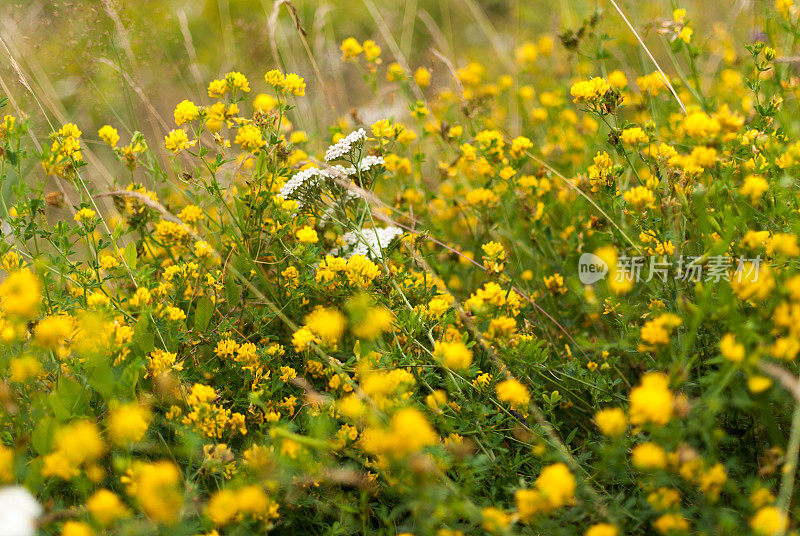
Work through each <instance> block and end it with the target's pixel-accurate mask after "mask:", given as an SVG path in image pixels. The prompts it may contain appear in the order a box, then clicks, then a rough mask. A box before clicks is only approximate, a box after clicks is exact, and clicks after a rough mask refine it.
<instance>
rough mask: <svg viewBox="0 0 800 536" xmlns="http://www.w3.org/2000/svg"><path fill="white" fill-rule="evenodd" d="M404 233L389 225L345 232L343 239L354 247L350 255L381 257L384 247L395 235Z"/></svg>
mask: <svg viewBox="0 0 800 536" xmlns="http://www.w3.org/2000/svg"><path fill="white" fill-rule="evenodd" d="M401 234H403V230H402V229H400V228H398V227H394V226H389V227H386V228H383V229H382V228H376V229H363V230H361V231H355V232H349V233H345V234H344V235H343V236H342V239H343V240H344V241H345V242H346V243H347V245H349V246H350V247H351V248H352V249H351V250H350V253H349V254H348V257H352V256H353V255H364V256H365V257H366V256H375V255H377V256H378V257H379V258H380V257H382V256H383V251H382V250H383V249H385V248H386V247H387V246H388V245H389V243H391V241H392V240H393V239H394V237H396V236H398V235H401Z"/></svg>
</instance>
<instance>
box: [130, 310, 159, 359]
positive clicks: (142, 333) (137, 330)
mask: <svg viewBox="0 0 800 536" xmlns="http://www.w3.org/2000/svg"><path fill="white" fill-rule="evenodd" d="M133 340H134V341H135V342H136V345H137V346H139V348H140V349H141V350H142V352H144V353H145V354H149V353H150V352H152V351H153V350H155V349H156V345H155V337H154V336H153V330H152V329H150V318H149V317H147V316H143V317H141V318H140V319H139V321H138V322H136V325H135V326H134V327H133Z"/></svg>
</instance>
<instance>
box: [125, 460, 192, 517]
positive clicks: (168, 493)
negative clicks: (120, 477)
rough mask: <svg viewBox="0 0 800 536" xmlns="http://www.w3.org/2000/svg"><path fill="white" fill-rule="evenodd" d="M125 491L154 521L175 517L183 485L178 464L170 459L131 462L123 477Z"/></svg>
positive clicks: (181, 499) (179, 507)
mask: <svg viewBox="0 0 800 536" xmlns="http://www.w3.org/2000/svg"><path fill="white" fill-rule="evenodd" d="M124 482H125V483H126V492H127V493H128V495H130V496H131V497H134V498H136V499H137V500H138V501H139V505H140V506H141V507H142V511H143V512H144V513H145V515H146V516H147V517H149V518H150V519H151V520H153V521H155V522H157V523H166V524H171V523H174V522H175V521H177V520H178V513H179V512H180V509H181V507H182V506H183V488H182V485H181V473H180V471H179V470H178V467H177V466H176V465H175V464H174V463H172V462H169V461H159V462H153V463H146V464H139V465H134V467H133V468H132V469H131V470H130V471H129V474H128V476H127V477H126V478H125V480H124Z"/></svg>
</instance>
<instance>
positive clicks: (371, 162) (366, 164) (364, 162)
mask: <svg viewBox="0 0 800 536" xmlns="http://www.w3.org/2000/svg"><path fill="white" fill-rule="evenodd" d="M383 163H384V161H383V157H382V156H373V155H367V156H365V157H364V158H363V159H361V162H359V163H358V169H360V170H361V171H367V170H368V169H369V168H371V167H373V166H377V165H383Z"/></svg>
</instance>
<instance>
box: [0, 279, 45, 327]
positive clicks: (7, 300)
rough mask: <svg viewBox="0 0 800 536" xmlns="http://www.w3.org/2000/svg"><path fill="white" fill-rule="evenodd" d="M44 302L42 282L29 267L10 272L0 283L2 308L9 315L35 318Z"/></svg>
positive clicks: (0, 306)
mask: <svg viewBox="0 0 800 536" xmlns="http://www.w3.org/2000/svg"><path fill="white" fill-rule="evenodd" d="M41 302H42V284H41V283H40V282H39V278H38V277H36V276H35V275H33V272H31V270H30V269H29V268H23V269H21V270H17V271H16V272H14V273H12V274H10V275H9V276H8V277H7V278H6V279H5V281H3V282H2V283H0V310H1V311H2V312H4V313H5V314H7V315H9V316H18V317H20V318H33V317H34V316H36V315H37V314H38V312H39V306H40V305H41Z"/></svg>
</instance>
